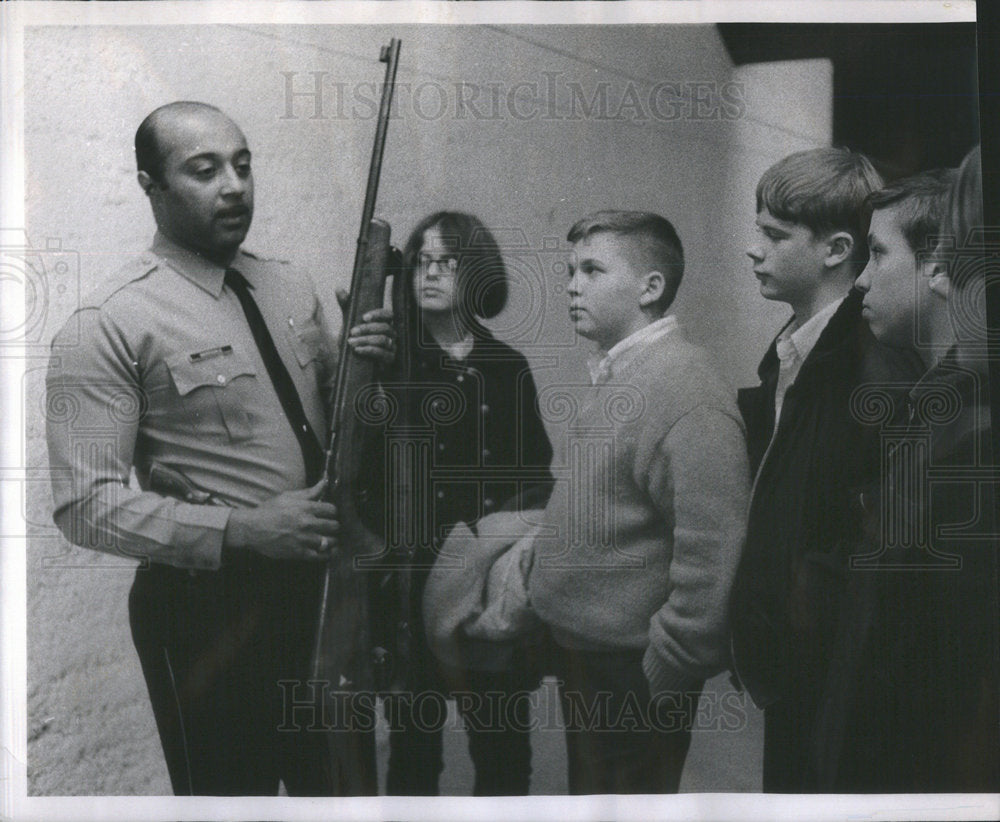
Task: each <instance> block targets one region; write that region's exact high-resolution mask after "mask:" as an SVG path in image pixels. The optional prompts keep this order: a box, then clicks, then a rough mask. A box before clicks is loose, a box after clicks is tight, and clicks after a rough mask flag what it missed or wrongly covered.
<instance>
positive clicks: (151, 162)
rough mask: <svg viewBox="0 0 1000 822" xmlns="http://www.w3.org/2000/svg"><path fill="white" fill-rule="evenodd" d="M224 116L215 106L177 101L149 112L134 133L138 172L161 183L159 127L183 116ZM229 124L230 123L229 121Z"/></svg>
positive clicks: (161, 158)
mask: <svg viewBox="0 0 1000 822" xmlns="http://www.w3.org/2000/svg"><path fill="white" fill-rule="evenodd" d="M209 113H210V114H211V115H214V116H222V117H225V118H226V119H227V120H228V119H229V118H228V117H226V115H225V114H224V113H223V112H222V111H221V110H220V109H218V108H216V107H215V106H212V105H209V104H208V103H198V102H195V101H193V100H178V101H177V102H174V103H167V104H166V105H165V106H160V107H159V108H157V109H154V110H153V111H151V112H150V113H149V114H148V115H147V116H146V119H145V120H143V121H142V122H141V123H140V124H139V128H137V129H136V132H135V164H136V168H137V169H138V170H139V171H145V172H146V173H147V174H148V175H149V176H150V177H151V178H152V179H153V180H155V181H156V182H158V183H161V184H162V182H163V149H162V147H161V145H160V141H159V139H158V130H159V127H160V126H162V125H163V124H165V123H167V122H169V121H170V120H176V119H178V118H182V117H183V116H185V115H187V116H192V115H193V116H196V117H197V116H198V115H199V114H209ZM230 122H231V121H230Z"/></svg>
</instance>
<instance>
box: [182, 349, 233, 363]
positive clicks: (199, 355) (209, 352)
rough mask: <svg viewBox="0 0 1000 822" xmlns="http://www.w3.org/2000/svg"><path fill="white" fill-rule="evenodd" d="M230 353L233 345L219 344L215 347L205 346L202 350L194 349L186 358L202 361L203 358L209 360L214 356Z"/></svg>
mask: <svg viewBox="0 0 1000 822" xmlns="http://www.w3.org/2000/svg"><path fill="white" fill-rule="evenodd" d="M232 353H233V347H232V346H231V345H220V346H218V347H217V348H206V349H205V350H204V351H195V352H194V353H193V354H189V355H188V359H189V360H191V362H204V361H205V360H211V359H214V358H215V357H222V356H225V355H226V354H232Z"/></svg>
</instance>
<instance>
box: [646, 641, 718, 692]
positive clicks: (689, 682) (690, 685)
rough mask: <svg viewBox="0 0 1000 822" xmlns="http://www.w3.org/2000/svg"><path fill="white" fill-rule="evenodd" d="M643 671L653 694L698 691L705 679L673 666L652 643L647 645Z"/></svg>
mask: <svg viewBox="0 0 1000 822" xmlns="http://www.w3.org/2000/svg"><path fill="white" fill-rule="evenodd" d="M642 672H643V673H644V674H645V675H646V681H647V682H648V683H649V693H650V695H651V696H656V695H657V694H660V693H687V692H689V691H698V690H701V686H702V684H703V682H704V680H700V679H698V678H696V677H692V676H691V675H690V674H686V673H684V672H683V671H679V670H677V669H676V668H672V667H671V666H670V665H668V664H667V663H666V662H664V661H663V659H662V658H661V657H660V656H659V655H658V654H657V653H656V651H655V650H653V646H652V645H649V646H647V647H646V653H645V654H644V655H643V657H642Z"/></svg>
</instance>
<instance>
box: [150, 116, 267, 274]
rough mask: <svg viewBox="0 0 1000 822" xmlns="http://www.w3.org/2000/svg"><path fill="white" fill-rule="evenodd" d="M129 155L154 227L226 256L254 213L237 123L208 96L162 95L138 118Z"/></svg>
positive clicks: (249, 176)
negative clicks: (162, 100)
mask: <svg viewBox="0 0 1000 822" xmlns="http://www.w3.org/2000/svg"><path fill="white" fill-rule="evenodd" d="M135 157H136V164H137V166H138V174H137V177H138V181H139V185H140V186H141V187H142V190H143V191H144V192H145V193H146V196H147V197H149V202H150V205H151V206H152V208H153V217H154V219H155V220H156V225H157V227H158V228H159V229H160V231H161V232H162V233H163V234H165V235H166V236H167V237H169V238H170V239H171V240H173V241H174V242H176V243H178V244H179V245H182V246H184V247H185V248H190V249H192V250H194V251H197V252H198V253H200V254H203V255H204V256H206V257H208V258H209V259H212V260H216V261H218V262H220V263H221V264H228V262H229V261H230V260H231V259H232V257H233V255H234V254H235V253H236V250H237V249H238V248H239V245H240V243H242V242H243V239H244V237H246V233H247V231H248V230H249V228H250V220H251V218H252V216H253V175H252V174H251V171H250V150H249V149H248V148H247V141H246V137H244V135H243V132H242V131H241V130H240V128H239V126H237V125H236V123H234V122H233V121H232V120H231V119H230V118H229V117H227V116H226V115H225V114H224V113H223V112H221V111H220V110H219V109H217V108H216V107H215V106H210V105H208V104H207V103H195V102H187V101H182V102H176V103H169V104H167V105H165V106H160V108H158V109H156V110H155V111H153V112H152V113H151V114H149V116H147V117H146V119H145V120H143V121H142V124H141V125H140V126H139V128H138V130H137V131H136V134H135Z"/></svg>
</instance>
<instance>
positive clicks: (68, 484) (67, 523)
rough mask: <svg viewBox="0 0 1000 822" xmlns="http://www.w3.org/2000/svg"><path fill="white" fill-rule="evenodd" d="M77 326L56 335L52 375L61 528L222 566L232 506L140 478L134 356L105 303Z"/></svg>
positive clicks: (182, 562)
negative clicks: (140, 484) (160, 489)
mask: <svg viewBox="0 0 1000 822" xmlns="http://www.w3.org/2000/svg"><path fill="white" fill-rule="evenodd" d="M67 328H69V326H67ZM72 328H73V334H72V335H68V334H66V329H64V331H63V332H60V334H58V335H57V336H56V339H55V340H54V342H53V349H52V356H51V359H50V361H49V369H48V376H47V380H46V390H47V398H46V436H47V441H48V450H49V463H50V468H51V475H52V491H53V497H54V503H55V504H54V510H53V519H54V520H55V523H56V525H57V527H58V528H59V530H60V531H61V532H62V534H63V536H65V537H66V539H67V540H68V541H69V542H71V543H73V544H75V545H79V546H82V547H85V548H91V549H94V550H98V551H104V552H107V553H116V554H121V555H126V556H132V557H136V558H138V559H145V558H148V559H150V560H153V561H156V562H162V563H166V564H169V565H174V566H177V567H182V568H218V567H219V563H220V555H221V549H222V541H223V536H224V533H225V529H226V523H227V522H228V519H229V515H230V513H231V510H232V509H230V508H227V507H224V506H211V505H191V504H188V503H184V502H181V501H179V500H175V499H173V498H171V497H166V496H162V495H160V494H157V493H153V492H149V491H143V490H141V489H139V488H137V487H135V486H134V485H132V484H131V481H130V475H131V472H132V465H133V460H134V457H135V450H136V443H137V440H138V437H139V432H140V426H141V421H142V418H143V414H144V411H145V408H146V396H145V395H144V393H143V390H142V386H141V381H140V379H139V374H138V366H137V364H136V360H135V358H134V354H133V352H131V351H130V350H129V347H128V344H127V341H126V339H125V337H124V335H123V334H122V333H121V332H120V329H119V328H118V327H117V326H116V324H115V323H114V321H113V319H111V318H110V317H109V316H107V315H106V313H105V312H104V311H102V310H101V309H100V308H84V309H82V310H80V311H79V312H78V313H77V315H76V317H75V318H74V321H73V323H72ZM194 422H195V421H192V424H194Z"/></svg>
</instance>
